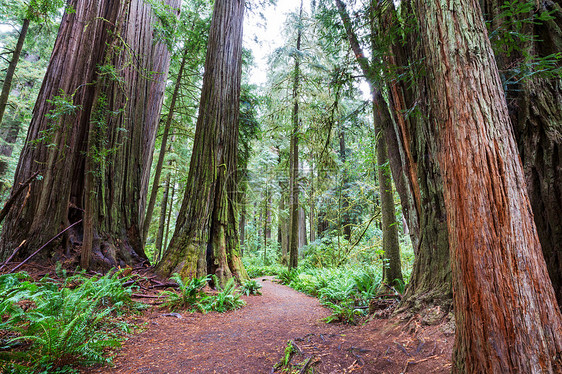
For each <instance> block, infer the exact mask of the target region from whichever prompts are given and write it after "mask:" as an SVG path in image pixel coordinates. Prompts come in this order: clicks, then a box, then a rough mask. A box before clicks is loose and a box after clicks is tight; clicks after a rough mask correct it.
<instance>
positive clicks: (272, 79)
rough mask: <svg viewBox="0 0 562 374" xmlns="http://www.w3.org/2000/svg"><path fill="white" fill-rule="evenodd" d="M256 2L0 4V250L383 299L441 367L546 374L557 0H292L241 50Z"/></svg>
mask: <svg viewBox="0 0 562 374" xmlns="http://www.w3.org/2000/svg"><path fill="white" fill-rule="evenodd" d="M272 6H273V4H272V3H271V2H267V1H260V2H257V1H248V2H244V1H238V0H216V1H205V0H183V1H180V0H165V1H158V0H131V1H113V2H112V1H109V0H104V1H93V0H70V1H68V2H66V3H65V2H64V1H61V0H59V1H56V0H31V1H29V2H24V1H16V2H14V1H1V2H0V19H1V20H2V23H3V27H2V29H1V33H0V44H1V46H2V48H3V49H2V51H3V52H2V54H1V56H2V59H0V70H1V71H2V75H3V76H4V81H3V89H2V94H1V95H0V121H1V125H0V138H1V140H0V155H1V158H0V198H1V199H2V201H3V202H4V203H5V204H6V205H5V209H4V210H3V211H2V212H1V213H0V217H1V218H0V219H2V220H3V221H2V234H1V238H0V260H2V261H6V264H7V263H9V261H12V262H13V261H15V260H18V259H19V260H20V262H21V261H23V260H25V259H26V258H28V257H30V256H33V258H34V260H39V261H47V263H49V264H50V266H53V267H54V266H61V265H60V264H64V266H66V267H76V266H78V265H80V266H81V267H82V268H83V269H89V270H92V271H98V272H101V273H105V272H107V271H108V270H109V269H111V268H121V269H124V268H127V267H129V268H131V269H132V268H141V267H149V266H151V269H152V270H153V271H154V272H155V273H156V274H157V275H158V276H160V277H166V278H169V277H171V276H173V275H174V274H177V275H175V277H177V279H179V282H180V283H181V282H182V279H184V280H189V279H195V280H202V279H204V280H205V281H210V283H211V285H212V286H215V287H221V286H222V287H224V286H225V285H226V284H228V282H229V280H230V279H231V278H234V279H236V281H238V282H239V283H244V282H246V281H247V280H248V279H250V278H254V277H257V276H262V275H277V276H278V277H279V278H280V279H281V280H282V281H283V282H285V283H286V284H289V285H291V286H292V287H294V288H296V289H298V290H301V291H303V292H306V293H309V294H313V295H316V296H319V297H321V298H323V299H324V300H325V302H326V305H328V306H329V307H330V308H332V310H333V311H334V313H335V315H337V316H338V319H340V320H348V321H354V319H355V316H356V315H357V314H361V313H365V312H366V311H367V310H368V308H369V305H370V303H371V302H372V300H373V299H377V298H378V299H380V296H381V295H384V296H385V297H386V296H390V298H393V299H396V300H398V301H399V302H397V303H396V305H395V308H396V309H395V311H394V313H403V314H406V315H408V316H413V315H417V314H420V315H423V316H425V315H427V313H435V310H436V309H435V308H436V307H438V308H439V309H438V310H439V312H438V314H439V316H438V318H437V319H443V318H446V319H451V318H453V319H454V320H455V321H456V333H457V335H456V341H455V353H454V356H453V362H454V365H453V370H454V371H456V372H508V371H505V370H507V369H506V368H509V369H510V370H512V371H509V372H528V373H531V372H560V370H562V362H560V357H561V356H560V352H562V340H561V339H562V338H561V336H562V335H561V334H562V319H561V318H562V317H561V316H560V311H559V307H558V305H559V303H560V302H562V247H561V243H562V220H561V217H560V214H559V212H560V210H561V209H562V172H561V170H562V169H561V165H562V148H561V147H560V142H561V140H562V130H561V129H562V68H561V66H562V65H561V61H562V3H561V2H560V0H547V1H542V2H536V1H531V0H511V1H504V0H481V1H468V0H459V1H455V2H449V1H444V0H443V1H434V2H425V1H422V0H417V1H405V0H403V1H394V2H393V1H359V0H357V1H354V0H352V1H344V0H334V1H327V0H318V1H311V2H304V1H303V0H301V1H300V4H297V6H296V8H295V9H294V10H293V11H292V12H289V13H287V14H286V15H284V16H285V17H286V19H285V20H284V26H283V29H282V32H281V33H280V34H279V35H277V46H278V47H276V48H275V49H274V51H273V53H271V55H269V56H268V57H267V64H266V66H263V62H262V61H256V59H255V57H254V56H253V51H252V49H250V48H249V45H244V44H243V43H242V40H243V22H244V21H243V20H244V13H246V18H247V19H248V17H250V18H249V19H252V20H259V21H258V22H267V19H265V18H266V16H265V15H266V14H271V11H270V10H269V9H271V7H272ZM277 16H279V15H277ZM259 30H260V28H259V26H258V27H252V28H251V33H252V34H249V35H250V36H246V39H248V38H254V39H255V41H254V42H253V43H250V44H251V45H252V46H253V48H254V49H255V48H259V45H260V44H259V43H260V35H259V34H260V31H259ZM254 33H255V34H254ZM256 46H258V47H256ZM264 68H265V69H266V81H265V82H264V83H260V84H256V83H255V82H256V79H253V78H252V75H253V74H257V73H256V71H257V69H264ZM46 244H47V246H46V247H45V245H46ZM44 248H45V249H44ZM37 249H41V251H40V252H36V250H37ZM6 264H5V265H6ZM55 264H59V265H55ZM492 295H493V296H492ZM453 314H454V317H453ZM490 341H493V343H489V342H490ZM486 342H488V343H489V344H488V343H486Z"/></svg>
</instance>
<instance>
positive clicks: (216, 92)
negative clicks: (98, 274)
mask: <svg viewBox="0 0 562 374" xmlns="http://www.w3.org/2000/svg"><path fill="white" fill-rule="evenodd" d="M243 17H244V1H243V0H219V1H217V2H216V3H215V8H214V11H213V19H212V22H211V29H210V34H209V42H208V48H207V56H206V59H205V73H204V76H203V89H202V92H201V101H200V108H199V117H198V119H197V126H196V130H195V140H194V145H193V153H192V156H191V164H190V168H189V175H188V180H187V187H186V190H185V194H184V199H183V202H182V207H181V209H180V213H179V217H178V220H177V223H176V230H175V232H174V235H173V237H172V240H171V242H170V245H169V247H168V250H167V252H166V254H165V255H164V257H163V259H162V261H161V262H160V263H159V264H158V266H157V268H156V270H157V272H158V273H159V274H161V275H163V276H169V275H170V274H172V273H174V272H177V273H179V274H180V275H181V276H183V277H194V276H203V275H205V274H216V275H217V277H218V278H219V280H220V281H221V283H222V282H224V281H225V280H226V279H227V278H230V277H232V276H235V277H237V278H238V279H245V278H247V274H246V271H245V270H244V266H243V265H242V262H241V260H240V255H239V244H238V231H237V229H238V228H237V216H236V212H235V202H236V201H237V196H236V194H237V190H236V188H237V171H236V166H237V157H236V150H237V142H238V116H239V109H240V108H239V101H240V80H241V66H242V65H241V57H242V21H243Z"/></svg>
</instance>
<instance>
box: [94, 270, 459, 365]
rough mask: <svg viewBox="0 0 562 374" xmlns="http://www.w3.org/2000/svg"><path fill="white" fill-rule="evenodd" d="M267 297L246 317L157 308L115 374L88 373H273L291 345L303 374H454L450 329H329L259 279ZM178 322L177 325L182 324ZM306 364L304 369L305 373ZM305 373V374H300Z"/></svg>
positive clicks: (315, 306) (302, 301) (302, 304)
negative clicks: (173, 312) (452, 373)
mask: <svg viewBox="0 0 562 374" xmlns="http://www.w3.org/2000/svg"><path fill="white" fill-rule="evenodd" d="M259 281H260V283H261V284H262V285H263V288H262V292H263V295H262V296H249V297H244V299H245V301H246V302H247V305H246V306H245V307H243V308H242V309H239V310H236V311H232V312H228V313H223V314H220V313H216V312H211V313H208V314H199V313H193V314H191V313H181V314H177V315H176V314H170V313H167V312H166V311H164V310H162V309H158V308H152V309H151V310H149V311H147V312H145V313H144V314H143V315H142V316H137V317H135V319H134V320H133V321H131V323H134V324H135V325H137V326H144V330H143V331H142V332H140V333H138V334H133V335H132V336H131V337H130V338H129V339H128V340H127V341H126V342H125V343H124V344H123V347H122V348H121V349H120V350H119V351H118V354H117V357H116V358H115V360H114V366H113V367H98V368H93V369H88V370H86V371H84V372H85V373H139V374H140V373H154V374H158V373H166V374H169V373H198V374H199V373H227V374H230V373H250V374H254V373H256V374H257V373H273V372H274V371H275V372H281V370H282V369H277V370H276V369H275V366H276V364H277V363H279V362H280V361H281V360H282V359H283V357H284V356H285V348H286V347H287V345H288V342H289V341H290V340H292V341H293V342H294V345H295V347H297V348H296V349H297V350H300V352H298V353H295V354H294V356H293V357H292V358H291V364H294V365H295V366H293V368H294V369H296V371H294V372H295V373H298V372H299V371H300V370H299V367H300V368H302V367H303V366H304V364H306V363H308V365H307V367H308V368H309V369H312V370H313V372H314V373H387V374H393V373H412V374H414V373H423V374H428V373H449V372H450V370H451V359H450V358H451V349H452V343H453V339H454V335H453V334H452V333H451V332H450V331H448V328H447V326H446V325H436V326H423V325H422V324H421V323H420V322H419V321H417V320H416V319H411V320H410V321H407V322H400V321H398V320H397V319H372V320H368V321H367V322H365V323H363V324H361V325H358V326H350V325H343V324H326V323H325V322H323V321H322V319H323V318H325V317H327V316H328V315H330V311H329V310H328V309H326V308H324V307H323V306H322V305H321V304H320V302H319V301H318V299H316V298H313V297H310V296H306V295H304V294H302V293H299V292H297V291H295V290H293V289H291V288H289V287H286V286H283V285H280V284H277V283H276V282H274V280H273V277H262V278H259ZM178 317H179V318H178ZM299 364H300V365H299ZM302 372H304V371H302Z"/></svg>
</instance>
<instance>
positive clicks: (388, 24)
mask: <svg viewBox="0 0 562 374" xmlns="http://www.w3.org/2000/svg"><path fill="white" fill-rule="evenodd" d="M401 11H402V17H401V18H402V19H404V20H405V21H404V23H405V24H406V25H408V26H409V27H412V28H413V30H411V31H405V33H404V34H405V35H404V39H403V40H402V41H398V40H393V43H392V44H391V45H390V50H389V51H388V56H387V64H388V66H389V67H391V68H392V69H396V70H394V71H395V72H394V73H390V74H389V76H390V77H391V78H390V79H388V82H387V84H388V90H389V96H390V107H391V111H390V114H391V115H392V116H393V118H394V121H392V122H391V121H390V120H384V121H382V124H383V131H384V133H385V137H386V139H387V144H391V145H392V144H396V145H395V148H396V149H398V151H397V152H394V153H392V152H389V156H391V157H390V165H391V168H392V170H393V176H395V178H394V180H395V183H396V189H397V191H398V192H399V194H400V200H401V203H402V211H403V212H404V214H405V217H406V219H407V222H408V226H409V229H410V232H411V235H410V236H411V238H412V245H413V247H414V253H415V255H416V257H415V260H414V265H413V269H412V274H411V276H410V282H409V284H408V288H407V290H406V293H405V295H404V297H403V298H402V301H401V303H400V307H399V308H398V312H399V313H402V312H405V313H418V312H421V313H422V314H423V311H424V310H430V309H431V308H432V307H434V306H439V307H440V308H441V310H442V312H443V314H444V315H445V314H447V312H448V311H449V310H450V309H451V307H452V297H453V294H452V278H451V267H450V260H449V234H448V231H447V217H446V212H445V205H444V204H445V203H444V197H443V180H442V177H441V172H440V171H439V167H438V162H437V159H436V157H435V155H436V152H435V147H436V145H435V141H434V140H433V139H432V137H431V134H430V133H428V131H427V126H426V122H427V121H429V120H430V119H429V117H427V116H425V115H423V114H422V112H424V110H423V108H425V107H426V106H427V103H426V100H425V99H424V98H426V96H427V94H426V81H425V77H424V76H423V74H419V72H417V71H415V68H414V71H413V72H408V69H412V66H414V67H415V66H417V65H416V64H417V63H419V61H422V60H423V54H422V53H420V48H419V32H418V31H417V30H419V27H418V26H419V25H418V24H417V20H415V17H413V13H412V12H413V11H412V9H411V4H410V3H409V2H407V3H403V4H402V6H401ZM382 18H383V19H382V20H381V25H382V26H383V29H382V30H381V32H383V33H384V32H385V31H384V30H390V29H391V28H392V27H395V25H396V24H397V22H398V19H397V14H396V13H395V11H394V9H392V7H389V9H387V11H386V12H384V13H383V15H382ZM399 75H402V76H408V75H411V76H413V77H414V82H407V81H404V80H403V79H398V76H399ZM425 112H427V111H425ZM381 113H382V114H384V113H385V111H384V110H383V111H382V112H381ZM382 114H381V118H382V117H384V115H382ZM393 123H394V124H393ZM385 124H388V125H385ZM393 135H394V136H395V137H396V138H397V139H396V140H394V139H393ZM397 158H398V161H397V160H396V159H397ZM400 160H401V162H400ZM401 191H403V192H401Z"/></svg>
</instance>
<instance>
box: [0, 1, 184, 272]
mask: <svg viewBox="0 0 562 374" xmlns="http://www.w3.org/2000/svg"><path fill="white" fill-rule="evenodd" d="M165 3H166V4H167V5H169V6H171V8H172V9H175V8H177V6H178V5H179V0H166V2H165ZM68 6H69V7H70V8H72V9H73V12H67V13H65V15H64V17H63V19H62V24H61V27H60V30H59V34H58V36H57V40H56V43H55V47H54V50H53V53H52V56H51V61H50V63H49V67H48V70H47V73H46V76H45V79H44V81H43V85H42V88H41V91H40V93H39V96H38V99H37V103H36V105H35V109H34V111H33V118H32V121H31V124H30V127H29V132H28V135H27V139H26V143H25V146H24V149H23V150H22V153H21V156H20V160H19V164H18V167H17V170H16V175H15V183H14V186H16V187H17V186H18V184H19V183H21V182H22V181H25V180H26V179H28V178H29V176H31V175H33V174H34V173H35V172H37V171H39V173H40V176H41V178H40V179H39V180H37V181H35V182H34V183H33V184H32V185H31V187H30V189H29V191H28V193H27V195H24V196H22V197H21V198H20V199H19V202H18V203H17V204H16V205H15V206H16V207H17V208H15V209H12V211H11V212H10V214H9V216H8V217H7V219H6V223H5V225H4V227H3V231H2V237H1V239H0V241H1V242H0V255H1V256H0V257H4V258H5V257H7V256H8V255H10V254H11V252H12V250H13V249H14V248H16V247H17V246H18V245H19V244H20V243H21V242H22V241H23V240H24V239H25V240H26V245H25V246H24V248H22V250H20V252H19V255H20V256H26V255H27V254H29V253H30V252H32V251H34V250H35V249H37V247H38V246H40V245H41V244H44V243H45V242H47V241H48V240H49V239H50V238H52V237H53V236H54V235H55V234H57V233H58V232H60V231H61V230H62V229H64V228H65V227H68V226H69V225H70V224H72V223H75V222H77V221H79V220H80V219H82V218H86V219H85V220H84V222H83V224H82V225H78V226H75V228H77V229H76V230H75V231H71V232H70V233H69V234H68V235H66V236H65V240H64V242H63V243H62V247H64V248H65V250H66V252H67V254H70V252H71V250H72V249H73V248H74V247H78V248H79V247H80V245H81V244H84V247H86V253H87V252H88V249H90V248H91V251H92V258H93V259H94V260H95V265H96V266H99V267H110V266H117V265H121V266H124V265H126V264H133V263H138V262H140V261H144V259H145V255H144V252H143V249H142V246H141V227H142V223H143V212H144V201H145V196H146V190H147V184H148V178H149V170H150V162H151V156H152V151H153V148H154V141H155V133H156V127H157V123H158V118H159V114H160V108H161V104H162V97H163V91H164V85H165V81H166V75H167V72H168V67H169V53H168V50H167V48H166V46H165V45H163V44H162V43H154V40H153V31H154V30H153V23H155V21H156V17H155V16H154V14H153V12H152V10H151V8H150V6H149V5H147V3H146V2H144V1H143V0H130V1H109V0H104V1H98V0H96V1H93V0H84V1H78V0H72V1H70V2H69V4H68ZM84 25H88V27H85V26H84ZM86 221H87V222H88V225H85V222H86ZM84 226H86V227H84ZM84 234H86V238H85V239H84V242H85V243H82V237H83V235H84ZM59 244H61V243H60V242H59ZM88 247H90V248H88ZM54 248H55V246H53V247H52V249H54ZM52 252H53V251H51V252H50V253H48V252H44V253H43V255H44V256H45V257H50V255H51V254H52ZM89 259H90V258H89V256H83V262H82V263H83V264H85V265H88V262H89Z"/></svg>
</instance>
